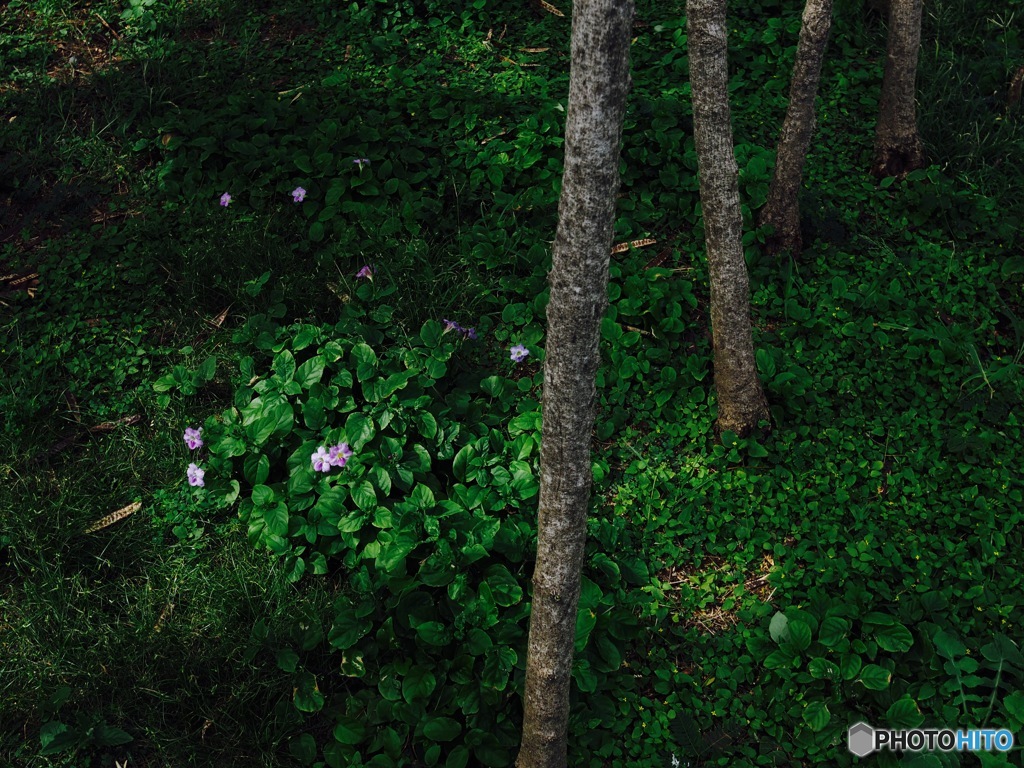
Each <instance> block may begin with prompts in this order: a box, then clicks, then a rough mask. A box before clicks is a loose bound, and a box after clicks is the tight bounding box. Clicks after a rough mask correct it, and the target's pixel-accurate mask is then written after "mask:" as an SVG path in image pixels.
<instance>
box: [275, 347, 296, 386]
mask: <svg viewBox="0 0 1024 768" xmlns="http://www.w3.org/2000/svg"><path fill="white" fill-rule="evenodd" d="M274 377H275V378H277V379H279V380H280V381H281V383H282V384H287V383H288V382H289V381H291V380H292V379H293V378H294V377H295V355H293V354H292V353H291V351H290V350H287V349H283V350H281V351H280V352H278V353H277V355H276V356H275V357H274Z"/></svg>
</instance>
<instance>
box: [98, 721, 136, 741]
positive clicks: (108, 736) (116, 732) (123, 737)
mask: <svg viewBox="0 0 1024 768" xmlns="http://www.w3.org/2000/svg"><path fill="white" fill-rule="evenodd" d="M92 740H93V742H94V743H95V744H96V746H97V747H119V746H121V745H122V744H128V743H129V742H132V741H134V740H135V738H134V737H133V736H132V735H131V734H130V733H126V732H125V731H122V730H121V729H120V728H115V727H114V726H112V725H107V724H106V723H100V724H99V725H97V726H96V730H94V731H93V734H92Z"/></svg>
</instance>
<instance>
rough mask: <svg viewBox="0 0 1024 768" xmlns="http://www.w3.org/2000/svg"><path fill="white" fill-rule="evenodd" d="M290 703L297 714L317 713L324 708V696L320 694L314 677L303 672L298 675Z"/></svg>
mask: <svg viewBox="0 0 1024 768" xmlns="http://www.w3.org/2000/svg"><path fill="white" fill-rule="evenodd" d="M292 702H293V703H294V704H295V708H296V709H297V710H299V712H319V711H320V710H321V709H323V708H324V695H323V694H322V693H320V687H319V686H318V685H317V682H316V676H315V675H313V674H312V673H310V672H305V671H303V672H300V673H299V674H298V676H297V677H296V680H295V687H294V689H293V691H292Z"/></svg>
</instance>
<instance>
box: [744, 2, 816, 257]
mask: <svg viewBox="0 0 1024 768" xmlns="http://www.w3.org/2000/svg"><path fill="white" fill-rule="evenodd" d="M831 26H832V0H807V4H806V5H805V6H804V15H803V22H802V23H801V25H800V42H799V43H798V44H797V49H796V62H795V63H794V64H793V80H792V82H791V83H790V85H789V107H788V108H787V109H786V119H785V121H783V123H782V133H781V134H779V146H778V149H777V150H776V156H775V175H774V176H773V177H772V184H771V187H770V188H769V190H768V202H767V203H766V204H765V207H764V208H762V209H761V225H762V226H763V225H765V224H769V225H771V226H772V227H773V228H774V229H775V232H774V234H772V235H770V236H769V238H768V241H767V242H766V244H765V250H766V251H767V252H768V253H769V254H772V255H774V254H777V253H779V252H781V251H791V252H792V253H793V254H795V255H797V254H799V253H800V250H801V248H802V247H803V242H802V241H801V238H800V186H801V184H802V182H803V173H804V161H805V160H806V159H807V150H808V148H809V147H810V146H811V136H813V135H814V123H815V120H814V102H815V101H816V100H817V97H818V83H819V81H820V80H821V62H822V59H824V57H825V44H826V43H827V42H828V32H829V28H830V27H831Z"/></svg>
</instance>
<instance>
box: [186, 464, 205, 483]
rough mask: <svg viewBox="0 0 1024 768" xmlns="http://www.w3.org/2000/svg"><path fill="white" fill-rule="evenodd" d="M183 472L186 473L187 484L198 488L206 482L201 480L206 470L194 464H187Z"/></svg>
mask: <svg viewBox="0 0 1024 768" xmlns="http://www.w3.org/2000/svg"><path fill="white" fill-rule="evenodd" d="M185 474H187V475H188V484H189V485H191V486H195V487H199V488H202V487H203V486H204V485H206V483H205V482H203V477H205V476H206V470H205V469H200V468H199V467H198V466H196V465H195V464H189V465H188V469H187V470H186V472H185Z"/></svg>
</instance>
